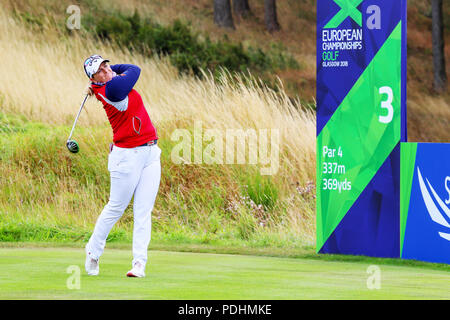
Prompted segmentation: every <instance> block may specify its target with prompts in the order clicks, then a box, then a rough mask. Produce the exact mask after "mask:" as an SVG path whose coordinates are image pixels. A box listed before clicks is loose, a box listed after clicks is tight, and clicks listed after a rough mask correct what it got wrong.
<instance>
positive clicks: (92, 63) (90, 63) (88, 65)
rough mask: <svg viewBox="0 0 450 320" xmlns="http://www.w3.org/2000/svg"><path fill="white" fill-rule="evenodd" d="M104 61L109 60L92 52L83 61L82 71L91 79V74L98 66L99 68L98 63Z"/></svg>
mask: <svg viewBox="0 0 450 320" xmlns="http://www.w3.org/2000/svg"><path fill="white" fill-rule="evenodd" d="M104 61H106V62H109V60H106V59H103V58H102V57H101V56H100V55H98V54H93V55H92V56H90V57H89V58H87V59H86V60H85V61H84V71H85V72H86V75H87V76H88V77H89V79H92V76H93V75H94V74H95V73H97V71H98V68H100V65H101V64H102V62H104Z"/></svg>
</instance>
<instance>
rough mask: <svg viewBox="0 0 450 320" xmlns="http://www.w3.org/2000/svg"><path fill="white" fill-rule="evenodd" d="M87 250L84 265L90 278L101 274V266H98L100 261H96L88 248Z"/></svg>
mask: <svg viewBox="0 0 450 320" xmlns="http://www.w3.org/2000/svg"><path fill="white" fill-rule="evenodd" d="M85 250H86V262H85V264H84V267H85V269H86V272H87V274H88V275H90V276H96V275H98V272H99V266H98V259H94V258H92V257H91V253H90V252H89V250H88V248H87V247H86V248H85Z"/></svg>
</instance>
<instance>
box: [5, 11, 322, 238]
mask: <svg viewBox="0 0 450 320" xmlns="http://www.w3.org/2000/svg"><path fill="white" fill-rule="evenodd" d="M0 47H1V48H2V50H1V51H0V61H2V71H3V74H4V75H7V76H4V77H0V94H1V108H2V111H4V112H6V113H12V114H20V115H24V116H25V117H26V118H27V119H29V120H37V121H41V122H43V123H46V124H49V125H66V126H68V125H71V123H72V121H73V119H74V116H75V114H76V112H77V111H78V108H79V106H80V103H81V101H82V98H83V92H84V90H85V88H86V86H87V85H88V79H87V78H86V75H85V74H84V71H83V67H82V63H83V61H84V59H85V58H86V57H88V56H89V55H91V54H92V53H99V54H101V55H102V56H104V57H107V58H108V59H109V60H111V63H112V64H114V63H132V64H136V65H138V66H140V67H141V69H142V72H141V77H140V79H139V81H138V83H137V86H136V89H137V90H138V92H140V93H141V95H142V98H143V100H144V103H145V105H146V107H147V109H148V111H149V114H150V117H151V118H152V121H153V122H154V123H155V125H156V127H157V128H158V133H159V136H160V138H161V140H162V141H164V140H169V139H170V137H171V134H172V133H173V132H174V130H176V129H185V128H187V129H191V128H192V127H193V125H194V122H195V121H201V123H202V125H203V127H204V128H205V129H206V128H212V129H218V130H222V131H224V130H227V129H244V130H247V129H255V130H258V129H275V130H278V131H279V133H280V159H279V163H280V168H279V170H278V171H277V172H276V174H274V175H273V176H272V177H271V179H272V181H273V183H274V184H275V185H276V186H277V188H278V189H279V190H280V191H279V192H280V195H279V199H280V200H281V201H282V202H283V203H284V204H285V205H284V208H285V209H284V213H283V214H282V215H281V214H279V215H280V216H283V218H281V219H278V220H276V221H275V219H274V220H273V223H272V224H271V225H272V228H273V230H274V231H276V232H280V233H288V232H289V233H293V234H294V235H295V234H297V235H299V236H300V235H301V236H302V238H306V239H309V240H310V241H312V239H313V235H314V231H315V227H314V199H313V194H314V191H311V190H310V191H308V192H306V193H305V192H303V191H302V190H303V189H302V188H303V187H304V186H305V185H306V184H307V183H308V182H311V181H314V180H315V115H314V114H313V113H312V112H310V111H307V110H306V109H303V108H302V107H301V105H300V103H299V102H298V101H292V99H290V98H289V97H288V96H287V94H286V93H285V91H284V90H283V87H282V84H281V83H280V90H279V91H278V92H275V91H273V90H271V89H268V88H266V87H264V86H261V85H256V83H257V80H254V79H250V78H243V77H242V76H237V75H229V74H226V73H225V72H224V74H223V77H222V79H221V80H220V81H218V82H217V81H215V80H214V79H213V77H212V76H211V75H208V74H207V73H205V77H204V78H203V79H198V78H193V77H190V76H184V75H180V74H179V73H178V71H177V70H175V69H174V68H173V67H172V66H171V65H170V64H169V63H168V62H167V61H166V60H165V59H164V58H161V59H159V58H156V57H155V58H152V59H148V58H144V57H143V56H140V55H137V54H134V55H132V54H131V53H130V52H128V51H126V50H120V49H119V48H115V47H113V46H111V45H109V44H106V43H99V42H95V41H94V40H93V39H89V38H81V37H78V36H77V34H76V32H75V34H74V35H72V36H70V37H66V38H61V36H60V34H58V32H56V31H55V30H52V29H45V28H44V30H41V32H36V30H34V31H33V29H30V28H27V27H25V26H24V25H23V24H22V23H20V22H18V21H17V19H14V18H12V17H11V16H10V15H9V14H8V13H7V12H5V11H4V10H1V9H0ZM86 109H87V112H86V113H85V112H83V114H82V116H81V117H80V121H79V123H78V126H80V127H84V128H87V129H89V128H97V127H99V126H100V127H104V126H105V125H106V123H107V121H106V116H105V114H104V111H103V109H102V108H101V105H100V103H99V102H97V101H94V99H91V100H89V101H88V103H87V104H86ZM92 143H95V141H93V142H92ZM169 151H170V150H169ZM164 166H166V168H168V167H170V168H175V169H173V170H172V171H171V173H174V172H175V175H176V176H178V175H179V181H186V179H185V178H183V177H185V176H186V171H189V170H192V171H193V177H194V178H195V177H196V178H197V181H196V183H197V185H205V188H210V185H211V182H212V181H215V180H220V179H223V178H220V177H215V176H208V170H205V167H203V168H202V166H201V165H200V167H198V166H197V167H195V166H194V167H193V166H183V165H178V166H174V164H173V163H171V160H170V157H166V158H165V163H163V167H164ZM236 166H237V165H236ZM3 169H5V168H3ZM22 169H24V171H26V169H25V168H22ZM5 170H6V169H5ZM10 170H14V168H10ZM196 170H197V173H196ZM233 170H234V167H233V165H228V166H226V165H223V168H221V169H220V170H218V171H217V170H215V171H214V170H212V171H211V172H212V174H217V172H220V174H221V175H224V177H225V179H227V178H228V179H230V177H233ZM21 175H22V178H23V179H26V178H25V177H26V176H27V175H26V173H25V172H22V173H21ZM20 177H21V176H20V175H19V176H16V178H17V179H20ZM198 177H201V179H203V181H199V180H198ZM169 179H172V177H167V178H166V179H164V178H163V182H162V186H161V197H165V199H163V200H164V201H165V202H166V203H171V201H172V200H171V199H172V197H173V193H171V188H174V187H175V188H177V187H178V188H180V187H181V188H186V185H178V186H174V185H170V187H169V186H168V185H165V183H166V184H167V183H168V182H167V181H168V180H169ZM174 179H175V178H174ZM173 181H176V179H175V180H173ZM173 181H172V182H173ZM238 183H239V182H237V181H229V182H228V185H229V187H230V189H232V190H229V199H227V201H230V202H232V201H239V199H237V200H236V199H235V198H233V197H234V196H232V194H235V193H236V190H237V189H236V184H238ZM60 184H61V181H60ZM62 185H63V186H66V187H67V185H68V184H62ZM223 185H227V184H226V183H223ZM64 188H65V187H64ZM92 188H94V187H93V186H92ZM233 188H234V189H233ZM31 189H33V188H31ZM47 189H49V190H50V189H52V188H50V187H48V188H47ZM38 191H39V190H38ZM70 191H71V190H68V191H67V192H70ZM28 192H33V191H32V190H31V191H28ZM51 192H52V191H48V192H46V194H48V197H49V200H48V201H47V202H48V203H47V202H45V201H44V202H42V201H41V203H43V205H45V204H46V203H47V204H48V205H51V206H52V207H54V208H55V209H54V211H52V213H51V214H55V212H57V211H58V210H63V211H69V212H70V211H71V210H72V209H70V206H69V208H68V207H67V206H66V205H64V199H67V198H65V196H64V195H61V194H59V196H56V197H52V196H51ZM185 194H187V195H189V193H185ZM233 199H234V200H233ZM84 200H85V202H89V201H95V199H94V198H93V197H92V196H89V195H86V198H85V199H84ZM185 203H189V202H188V201H185ZM192 205H193V206H196V204H195V202H194V203H192ZM5 206H6V207H7V204H6V203H3V204H2V205H1V206H0V207H5ZM17 206H18V209H19V210H20V203H18V205H17ZM85 206H86V207H87V208H90V207H89V206H88V205H85ZM98 206H99V205H98V204H97V205H95V206H92V208H98ZM58 208H59V209H58ZM180 210H181V209H180ZM198 210H199V211H202V210H204V209H202V207H201V206H200V205H199V206H198ZM255 210H256V211H255V212H257V211H258V210H260V209H259V208H256V209H255ZM85 212H86V210H84V211H83V215H82V217H80V219H82V224H83V225H85V224H86V223H93V222H95V217H96V216H97V215H98V214H99V212H92V213H90V214H87V215H86V214H85ZM165 214H166V215H167V214H170V215H173V214H174V213H173V212H169V213H168V212H162V209H161V208H158V207H157V208H155V216H156V217H160V216H164V215H165ZM203 216H204V217H205V219H206V218H207V216H208V212H204V215H203ZM86 221H87V222H86ZM259 223H260V225H264V224H265V223H266V222H265V221H259Z"/></svg>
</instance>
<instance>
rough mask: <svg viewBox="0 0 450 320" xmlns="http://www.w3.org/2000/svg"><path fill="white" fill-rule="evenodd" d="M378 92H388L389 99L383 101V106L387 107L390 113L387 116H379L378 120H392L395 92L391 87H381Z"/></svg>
mask: <svg viewBox="0 0 450 320" xmlns="http://www.w3.org/2000/svg"><path fill="white" fill-rule="evenodd" d="M378 92H379V93H380V94H387V100H386V101H381V108H382V109H387V111H388V113H387V115H385V116H379V117H378V121H380V122H381V123H389V122H391V121H392V117H393V116H394V107H392V100H394V94H393V93H392V89H391V87H381V88H380V89H379V90H378Z"/></svg>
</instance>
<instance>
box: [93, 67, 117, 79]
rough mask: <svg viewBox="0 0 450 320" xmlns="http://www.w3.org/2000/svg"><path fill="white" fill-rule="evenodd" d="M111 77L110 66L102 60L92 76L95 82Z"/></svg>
mask: <svg viewBox="0 0 450 320" xmlns="http://www.w3.org/2000/svg"><path fill="white" fill-rule="evenodd" d="M112 77H113V72H112V70H111V67H110V66H109V64H108V63H107V62H102V64H101V65H100V67H99V68H98V71H97V73H95V74H94V75H93V76H92V79H94V81H95V82H108V81H109V80H111V79H112Z"/></svg>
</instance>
